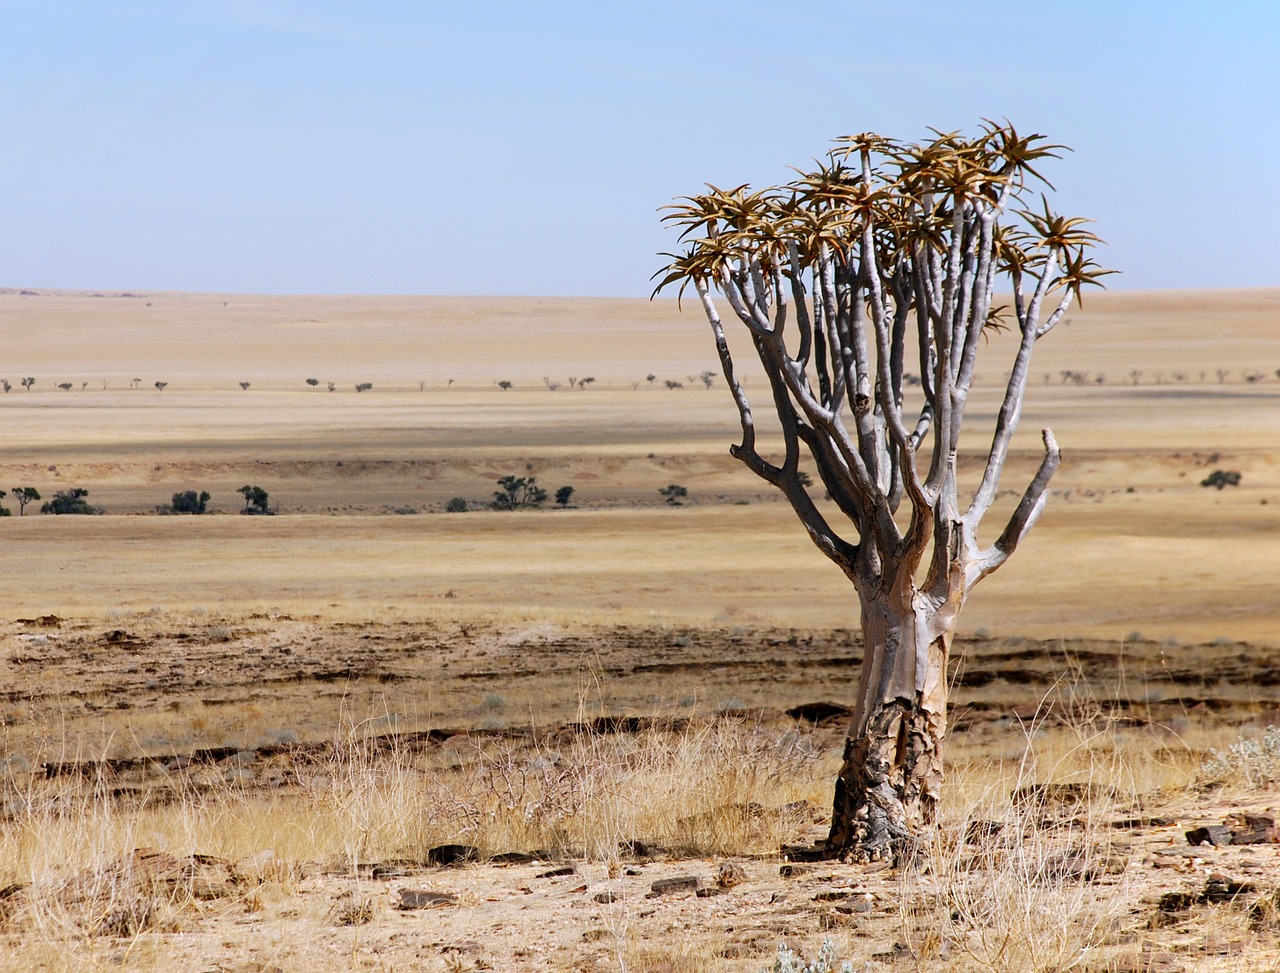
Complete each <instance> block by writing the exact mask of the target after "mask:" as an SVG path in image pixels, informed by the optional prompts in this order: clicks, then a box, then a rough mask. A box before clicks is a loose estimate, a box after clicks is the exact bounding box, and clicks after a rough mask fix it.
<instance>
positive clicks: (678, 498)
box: [658, 483, 689, 507]
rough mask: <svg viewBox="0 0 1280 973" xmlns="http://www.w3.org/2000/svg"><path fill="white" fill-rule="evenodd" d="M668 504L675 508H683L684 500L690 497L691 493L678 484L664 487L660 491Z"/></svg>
mask: <svg viewBox="0 0 1280 973" xmlns="http://www.w3.org/2000/svg"><path fill="white" fill-rule="evenodd" d="M658 493H659V495H661V496H662V497H663V498H664V499H666V501H667V503H668V504H670V505H671V506H673V507H681V506H683V505H684V498H685V497H687V496H688V495H689V491H688V490H687V489H685V488H684V487H682V486H681V485H680V484H678V483H672V484H669V485H668V486H664V487H663V488H662V489H660V490H659V491H658Z"/></svg>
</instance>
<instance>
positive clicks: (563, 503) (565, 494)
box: [556, 486, 573, 507]
mask: <svg viewBox="0 0 1280 973" xmlns="http://www.w3.org/2000/svg"><path fill="white" fill-rule="evenodd" d="M572 497H573V487H571V486H562V487H561V488H560V489H559V490H557V491H556V505H557V506H560V507H567V506H569V500H570V499H571V498H572Z"/></svg>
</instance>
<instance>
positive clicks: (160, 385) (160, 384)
mask: <svg viewBox="0 0 1280 973" xmlns="http://www.w3.org/2000/svg"><path fill="white" fill-rule="evenodd" d="M168 384H169V383H168V382H156V388H157V389H159V390H160V391H161V392H163V391H164V389H165V386H166V385H168Z"/></svg>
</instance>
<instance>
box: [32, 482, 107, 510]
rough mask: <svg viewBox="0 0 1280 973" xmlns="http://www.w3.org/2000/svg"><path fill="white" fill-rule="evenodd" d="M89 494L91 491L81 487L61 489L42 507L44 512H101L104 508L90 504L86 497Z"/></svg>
mask: <svg viewBox="0 0 1280 973" xmlns="http://www.w3.org/2000/svg"><path fill="white" fill-rule="evenodd" d="M88 495H89V491H88V490H85V489H82V488H81V487H74V488H72V489H70V490H59V491H58V492H57V493H55V494H54V495H53V499H52V500H49V501H47V502H45V503H44V504H42V505H41V507H40V512H41V513H42V514H57V515H61V514H99V513H102V510H101V509H100V508H98V507H93V506H90V505H89V501H88V500H86V499H85V497H87V496H88Z"/></svg>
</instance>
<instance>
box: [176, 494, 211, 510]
mask: <svg viewBox="0 0 1280 973" xmlns="http://www.w3.org/2000/svg"><path fill="white" fill-rule="evenodd" d="M208 503H209V493H208V491H201V492H200V493H199V494H197V493H196V491H195V490H183V491H181V492H179V493H175V494H174V495H173V502H172V503H170V504H169V512H170V513H175V514H202V513H204V512H205V508H206V506H207V505H208Z"/></svg>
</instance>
